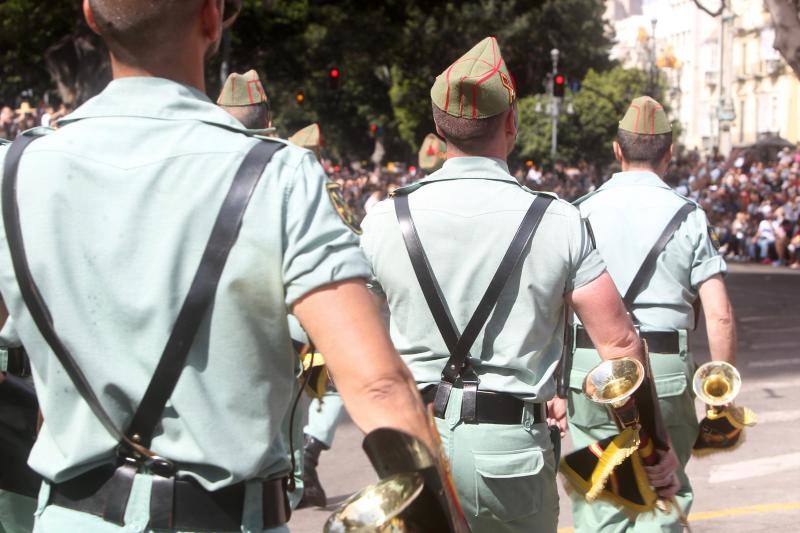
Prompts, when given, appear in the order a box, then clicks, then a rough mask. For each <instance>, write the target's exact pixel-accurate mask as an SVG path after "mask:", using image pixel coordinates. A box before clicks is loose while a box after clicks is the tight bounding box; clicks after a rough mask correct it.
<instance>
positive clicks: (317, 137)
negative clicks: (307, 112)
mask: <svg viewBox="0 0 800 533" xmlns="http://www.w3.org/2000/svg"><path fill="white" fill-rule="evenodd" d="M288 141H289V142H290V143H292V144H296V145H297V146H300V147H302V148H306V149H308V150H311V151H312V152H314V155H315V156H317V159H319V158H320V157H321V155H322V152H321V149H322V132H321V131H320V130H319V124H317V123H316V122H315V123H314V124H309V125H308V126H306V127H305V128H302V129H300V130H297V131H296V132H294V135H292V136H291V137H289V139H288Z"/></svg>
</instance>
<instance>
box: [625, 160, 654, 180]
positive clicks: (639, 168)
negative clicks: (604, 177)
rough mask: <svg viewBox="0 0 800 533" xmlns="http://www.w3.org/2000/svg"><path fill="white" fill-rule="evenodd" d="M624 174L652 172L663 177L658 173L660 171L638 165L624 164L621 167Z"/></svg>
mask: <svg viewBox="0 0 800 533" xmlns="http://www.w3.org/2000/svg"><path fill="white" fill-rule="evenodd" d="M620 167H621V168H622V171H623V172H652V173H653V174H656V175H657V176H659V177H661V173H660V172H658V169H656V168H653V167H650V166H647V165H637V164H636V163H622V165H620Z"/></svg>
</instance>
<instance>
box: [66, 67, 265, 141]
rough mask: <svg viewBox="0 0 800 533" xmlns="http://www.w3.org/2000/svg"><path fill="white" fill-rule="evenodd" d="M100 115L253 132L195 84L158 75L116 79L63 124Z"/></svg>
mask: <svg viewBox="0 0 800 533" xmlns="http://www.w3.org/2000/svg"><path fill="white" fill-rule="evenodd" d="M97 117H143V118H153V119H159V120H197V121H200V122H206V123H209V124H214V125H217V126H221V127H223V128H228V129H232V130H236V131H242V132H249V130H247V129H246V128H245V127H244V126H242V124H241V123H240V122H239V121H238V120H236V119H235V118H233V117H232V116H231V115H229V114H228V113H226V112H225V111H224V110H223V109H221V108H220V107H219V106H217V105H216V104H214V103H213V102H212V101H211V100H209V98H208V97H207V96H206V95H205V94H203V93H202V92H200V91H198V90H197V89H195V88H194V87H190V86H188V85H183V84H181V83H178V82H175V81H172V80H168V79H165V78H155V77H129V78H118V79H115V80H112V81H111V83H109V84H108V85H107V86H106V88H105V89H103V91H102V92H101V93H100V94H98V95H97V96H95V97H93V98H91V99H89V100H87V101H86V103H84V104H83V105H81V106H80V107H79V108H77V109H76V110H75V111H73V112H72V113H70V114H69V115H67V116H66V117H64V118H62V119H61V120H59V125H62V126H63V125H65V124H69V123H70V122H75V121H77V120H82V119H86V118H97Z"/></svg>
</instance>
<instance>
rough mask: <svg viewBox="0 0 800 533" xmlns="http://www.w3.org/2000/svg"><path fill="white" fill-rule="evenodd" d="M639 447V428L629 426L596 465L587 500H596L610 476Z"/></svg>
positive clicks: (609, 446)
mask: <svg viewBox="0 0 800 533" xmlns="http://www.w3.org/2000/svg"><path fill="white" fill-rule="evenodd" d="M637 449H639V430H638V429H634V428H627V429H625V430H624V431H623V432H622V433H620V434H619V435H617V436H616V437H615V438H614V440H612V441H611V443H609V445H608V446H607V447H606V449H605V450H603V453H602V454H601V455H600V457H599V458H598V459H597V466H595V467H594V471H593V472H592V477H591V483H592V485H591V487H590V488H589V490H588V491H587V492H586V500H587V501H590V502H591V501H594V500H595V499H596V498H597V497H598V496H599V495H600V493H602V492H603V489H604V488H605V486H606V482H607V481H608V478H609V476H610V475H611V474H612V472H614V469H615V468H616V467H618V466H619V465H621V464H622V462H623V461H625V459H627V458H628V457H630V456H631V455H633V453H634V452H635V451H636V450H637Z"/></svg>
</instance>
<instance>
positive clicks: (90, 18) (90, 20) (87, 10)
mask: <svg viewBox="0 0 800 533" xmlns="http://www.w3.org/2000/svg"><path fill="white" fill-rule="evenodd" d="M83 17H84V18H85V19H86V24H88V25H89V27H90V28H91V29H92V31H93V32H95V33H96V34H98V35H100V30H99V29H98V27H97V21H95V20H94V12H93V11H92V6H90V5H89V0H83Z"/></svg>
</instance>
